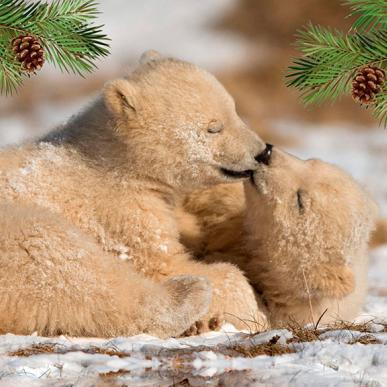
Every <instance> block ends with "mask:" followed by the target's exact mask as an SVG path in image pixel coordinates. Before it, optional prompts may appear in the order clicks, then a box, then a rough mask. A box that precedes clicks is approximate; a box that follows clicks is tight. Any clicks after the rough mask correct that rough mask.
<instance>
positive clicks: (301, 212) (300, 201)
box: [297, 189, 305, 214]
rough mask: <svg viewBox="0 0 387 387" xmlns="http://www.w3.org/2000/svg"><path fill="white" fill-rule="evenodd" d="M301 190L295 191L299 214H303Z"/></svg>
mask: <svg viewBox="0 0 387 387" xmlns="http://www.w3.org/2000/svg"><path fill="white" fill-rule="evenodd" d="M302 195H303V190H301V189H299V190H297V207H298V211H299V212H300V214H303V213H304V212H305V206H304V202H303V199H302Z"/></svg>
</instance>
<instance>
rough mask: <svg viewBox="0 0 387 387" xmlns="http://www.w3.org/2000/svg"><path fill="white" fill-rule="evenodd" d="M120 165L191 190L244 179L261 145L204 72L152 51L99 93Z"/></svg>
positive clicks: (164, 182) (255, 161)
mask: <svg viewBox="0 0 387 387" xmlns="http://www.w3.org/2000/svg"><path fill="white" fill-rule="evenodd" d="M103 94H104V95H103V97H104V101H105V105H106V107H107V109H108V111H109V112H110V114H111V115H112V120H113V121H114V128H115V133H116V134H117V135H118V136H119V137H120V138H121V140H122V141H124V142H125V143H126V144H127V149H128V163H129V164H130V165H131V166H132V167H133V171H136V173H137V174H139V175H141V177H145V178H150V179H152V180H153V181H157V182H159V183H162V184H165V185H168V186H170V187H172V188H174V189H184V190H192V189H195V188H199V187H204V186H209V185H213V184H217V183H224V182H229V181H235V180H238V179H243V178H249V177H250V175H251V172H252V171H253V170H255V169H256V168H257V167H258V166H260V165H261V163H259V162H258V161H257V160H256V158H258V156H259V154H260V153H261V152H262V151H263V150H264V148H265V144H264V143H263V142H262V141H261V139H260V138H259V137H258V136H257V135H256V134H255V133H254V132H252V131H251V130H249V129H248V128H247V127H246V125H245V124H244V123H243V122H242V120H241V119H240V117H239V116H238V114H237V113H236V110H235V104H234V101H233V99H232V98H231V96H230V95H229V94H228V93H227V92H226V90H225V89H224V88H223V86H222V85H221V84H220V83H219V82H218V81H217V80H216V79H215V78H214V77H213V76H212V75H211V74H209V73H208V72H206V71H204V70H202V69H200V68H198V67H197V66H195V65H192V64H190V63H186V62H183V61H180V60H175V59H170V58H163V57H161V56H160V55H159V54H157V53H155V52H148V53H145V54H144V55H143V57H142V58H141V61H140V65H139V67H138V68H137V69H136V70H135V71H134V72H133V73H132V74H130V75H129V76H128V77H127V78H125V79H118V80H115V81H113V82H110V83H108V84H107V85H106V86H105V89H104V93H103Z"/></svg>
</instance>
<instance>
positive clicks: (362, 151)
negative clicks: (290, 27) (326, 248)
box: [0, 0, 387, 386]
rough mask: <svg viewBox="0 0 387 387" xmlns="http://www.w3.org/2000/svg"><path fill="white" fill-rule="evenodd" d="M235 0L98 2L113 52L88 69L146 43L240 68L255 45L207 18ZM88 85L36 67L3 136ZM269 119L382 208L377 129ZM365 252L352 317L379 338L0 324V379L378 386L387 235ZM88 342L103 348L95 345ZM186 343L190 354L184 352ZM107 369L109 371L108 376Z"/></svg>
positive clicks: (37, 124)
mask: <svg viewBox="0 0 387 387" xmlns="http://www.w3.org/2000/svg"><path fill="white" fill-rule="evenodd" d="M234 3H235V1H234V0H212V1H197V0H196V1H191V0H190V1H182V0H146V1H144V0H135V1H134V0H131V1H128V0H104V1H101V11H102V12H103V13H102V15H101V16H100V21H101V22H102V23H104V24H106V27H105V31H106V33H107V34H108V35H109V36H110V37H111V39H112V42H111V47H112V54H111V56H109V57H108V58H107V59H105V60H103V61H101V62H100V63H99V70H98V71H97V72H95V73H94V74H93V75H92V76H90V77H94V78H95V79H96V82H97V83H98V84H101V85H102V84H103V82H104V81H105V80H107V79H109V78H111V77H112V76H117V75H120V74H122V73H124V72H125V71H127V70H128V68H129V67H130V65H133V63H134V62H135V61H136V59H137V58H138V57H139V56H140V54H141V53H142V52H143V51H145V50H147V49H149V48H153V49H157V50H159V51H160V52H162V53H163V54H167V55H172V56H176V57H181V58H184V59H186V60H189V61H193V62H195V63H197V64H199V65H201V66H204V67H206V68H208V69H209V70H211V71H215V72H216V71H218V70H223V69H230V68H231V67H238V66H242V65H243V64H244V63H245V62H246V61H248V59H249V55H251V50H253V48H252V47H251V46H250V44H249V43H248V42H247V41H245V40H244V39H243V38H242V37H240V36H237V35H235V34H232V33H228V32H225V31H220V30H214V29H213V28H211V25H212V23H213V21H214V20H216V19H218V18H219V17H220V16H221V15H222V14H224V13H225V12H227V11H228V10H229V9H230V7H232V6H233V4H234ZM58 85H62V87H63V90H66V87H67V88H70V89H71V90H73V89H74V88H79V90H80V93H79V96H78V97H74V93H73V91H71V92H69V93H68V94H67V95H69V96H71V97H66V93H65V96H59V97H58V91H57V90H56V89H57V88H58ZM85 85H86V80H82V79H79V78H75V77H72V76H69V75H61V74H59V73H58V72H57V71H56V70H54V69H52V68H50V67H49V66H45V68H44V69H43V70H42V74H40V76H39V77H36V78H35V79H31V80H28V81H27V83H26V86H25V88H24V89H21V90H20V96H19V97H18V98H19V99H18V101H21V102H20V104H19V105H16V106H15V102H14V100H13V98H12V97H7V98H6V97H0V146H5V145H8V144H12V143H19V142H21V141H23V140H25V139H27V138H29V137H33V136H36V135H39V134H42V133H44V132H47V131H48V130H50V128H52V127H53V126H55V125H57V124H60V123H61V122H63V121H64V120H66V119H67V118H68V117H69V116H70V115H71V114H72V113H74V112H76V111H77V110H78V109H79V108H80V106H82V105H83V104H85V103H86V101H87V100H88V99H90V95H89V94H88V93H87V87H86V86H85ZM42 89H43V90H45V92H43V91H42ZM85 90H86V91H85ZM81 91H82V92H81ZM23 93H25V94H23ZM18 103H19V102H18ZM271 127H272V128H273V130H275V131H277V132H278V133H286V134H287V135H290V136H293V137H294V138H297V139H298V141H297V142H296V145H294V146H292V147H289V148H288V150H290V151H291V152H294V153H295V154H297V155H298V156H300V157H318V158H321V159H324V160H327V161H330V162H333V163H336V164H338V165H340V166H342V167H343V168H344V169H346V170H347V171H349V172H350V173H352V174H353V175H354V176H355V177H356V178H357V179H358V180H359V181H360V182H362V183H363V184H364V185H365V186H366V187H367V189H368V190H369V191H370V192H371V194H372V195H373V196H374V197H375V199H376V200H377V202H378V204H379V206H380V209H381V214H382V215H383V216H384V217H386V216H387V178H386V174H387V132H386V131H385V130H383V129H381V128H377V127H376V126H375V128H367V130H362V129H363V128H361V127H354V126H353V124H348V125H343V124H341V125H340V126H337V125H329V126H327V125H325V126H318V125H312V124H306V123H304V122H302V121H300V122H295V121H294V120H293V121H288V120H286V117H284V119H282V120H276V121H274V122H272V125H271ZM370 255H371V267H370V271H369V279H370V285H371V286H370V291H369V296H368V299H367V302H366V305H365V307H364V313H363V315H362V316H359V319H360V320H370V319H373V323H372V324H371V325H370V327H369V328H370V329H369V330H370V331H371V334H372V335H373V337H375V338H376V339H377V340H378V341H379V343H378V344H368V345H363V344H347V343H348V342H349V341H351V340H353V339H354V338H356V337H357V336H359V335H363V334H364V333H359V332H356V331H346V330H341V331H333V332H328V333H325V334H322V335H321V336H320V338H319V340H317V341H314V342H309V343H299V344H294V348H295V350H296V353H292V354H286V355H282V356H274V357H269V356H259V357H253V358H242V357H238V356H231V357H230V356H228V355H225V354H224V353H223V352H222V351H220V352H219V351H218V350H217V347H218V346H219V345H223V346H230V345H232V344H233V343H235V342H236V343H239V344H244V343H248V344H250V345H252V344H257V343H262V342H267V341H268V340H270V338H271V337H273V336H275V335H279V336H280V337H281V338H280V340H279V342H280V343H283V344H286V342H287V340H289V339H290V338H291V335H292V333H291V332H289V331H287V330H283V331H279V332H278V331H275V332H269V333H263V334H260V335H258V336H254V337H251V336H249V335H246V334H243V333H239V332H235V331H234V330H233V329H232V327H230V326H226V327H224V329H223V332H216V333H215V332H213V333H209V334H206V335H204V336H201V337H193V338H186V339H179V340H177V339H170V340H165V341H163V340H159V339H157V338H152V337H149V336H144V335H142V336H138V337H130V338H116V339H112V340H101V339H94V340H89V339H79V338H77V339H75V338H68V337H59V338H40V337H37V336H28V337H21V336H14V335H11V334H8V335H3V336H0V386H3V385H4V386H5V385H7V386H8V385H9V386H19V385H20V386H26V385H39V386H51V385H52V386H54V385H55V386H57V385H60V386H62V385H63V386H64V385H66V386H67V385H82V386H83V385H85V386H87V385H97V384H102V383H111V382H112V381H114V380H118V382H120V383H124V384H125V383H127V384H129V385H141V386H143V385H172V384H174V383H178V382H180V381H181V380H183V379H185V378H188V380H189V383H191V385H203V384H204V383H206V385H218V384H220V383H224V384H223V385H235V384H241V385H251V384H254V385H273V384H275V385H288V384H292V385H313V386H327V385H362V386H363V385H367V386H368V385H369V386H384V385H387V346H386V343H387V333H386V332H383V325H380V324H378V322H383V321H386V320H387V245H386V246H383V245H382V246H378V247H377V248H375V249H374V250H372V251H371V252H370ZM47 343H48V344H49V345H48V346H49V348H51V349H52V348H54V350H53V351H52V352H48V353H40V354H31V355H30V356H16V355H15V351H17V350H18V349H21V348H29V347H31V346H32V345H36V344H47ZM203 346H205V347H203ZM196 347H197V350H195V348H196ZM96 348H97V349H98V348H99V349H101V348H102V349H103V350H106V349H108V350H109V351H110V352H108V354H107V353H106V351H105V353H95V352H96ZM174 350H177V352H176V351H175V352H174ZM114 351H116V353H119V354H120V356H117V355H114ZM179 351H182V352H179ZM187 351H188V352H189V354H185V353H187ZM97 352H98V350H97ZM100 352H103V351H100ZM178 353H180V354H181V356H180V360H179V358H178V356H177V354H178ZM222 353H223V354H222ZM184 354H185V355H184ZM181 359H183V360H184V361H183V363H184V364H181V361H182V360H181ZM109 372H113V373H114V372H118V373H117V374H116V375H115V376H114V375H113V376H114V377H112V376H111V375H112V374H109ZM101 374H103V375H104V377H101V376H100V375H101ZM109 375H110V376H109Z"/></svg>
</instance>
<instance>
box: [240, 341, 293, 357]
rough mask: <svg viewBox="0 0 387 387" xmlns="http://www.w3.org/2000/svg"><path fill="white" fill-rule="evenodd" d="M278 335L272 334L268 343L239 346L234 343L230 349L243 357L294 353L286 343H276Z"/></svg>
mask: <svg viewBox="0 0 387 387" xmlns="http://www.w3.org/2000/svg"><path fill="white" fill-rule="evenodd" d="M279 339H280V336H274V337H272V338H271V340H270V341H269V342H268V343H263V344H257V345H249V346H241V345H236V346H233V347H232V350H234V351H236V352H237V353H238V354H240V355H242V356H244V357H256V356H262V355H266V356H281V355H286V354H289V353H295V350H294V349H293V348H291V347H289V346H287V345H282V344H279V343H278V340H279Z"/></svg>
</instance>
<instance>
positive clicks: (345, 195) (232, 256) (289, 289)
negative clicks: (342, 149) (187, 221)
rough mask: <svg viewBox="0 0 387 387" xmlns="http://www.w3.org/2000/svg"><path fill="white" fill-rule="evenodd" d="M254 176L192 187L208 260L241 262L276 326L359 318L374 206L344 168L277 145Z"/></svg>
mask: <svg viewBox="0 0 387 387" xmlns="http://www.w3.org/2000/svg"><path fill="white" fill-rule="evenodd" d="M266 161H267V162H266V163H264V165H262V168H260V169H259V170H258V171H257V172H256V173H255V174H254V178H253V179H252V180H251V181H249V182H245V183H244V189H243V185H242V184H234V185H228V186H226V185H220V186H218V187H216V188H213V189H209V190H206V191H202V192H199V193H195V194H193V195H191V196H190V197H189V198H188V199H187V200H186V203H185V205H186V209H187V210H188V211H189V212H191V213H193V214H196V215H197V216H198V219H199V220H200V222H201V225H202V229H203V234H204V237H203V240H202V241H201V245H202V246H204V248H203V251H202V252H201V255H202V256H204V260H205V261H207V262H217V261H227V262H231V263H233V264H237V265H238V266H239V267H240V268H241V269H242V270H243V271H244V272H245V273H246V275H247V277H248V278H249V280H250V282H251V283H252V285H253V286H254V288H255V290H256V291H257V293H258V294H259V295H260V298H261V301H262V310H264V309H266V313H267V314H268V317H269V320H270V323H271V325H272V326H281V325H286V324H287V323H288V322H290V321H293V322H294V321H296V322H298V323H300V324H303V323H309V322H316V321H317V320H318V318H319V317H320V316H321V315H322V314H323V313H324V311H325V310H326V312H325V314H324V316H323V318H322V322H325V323H327V322H331V321H334V320H337V319H341V320H351V319H353V318H355V317H356V316H357V315H358V313H359V311H360V309H361V307H362V303H363V300H364V297H365V295H366V289H367V267H368V256H367V243H368V239H369V235H370V232H371V231H372V229H373V227H374V222H375V218H376V214H377V208H376V205H375V204H374V202H373V201H372V200H371V199H370V198H369V196H368V194H367V193H366V192H365V191H364V190H363V189H362V188H361V187H360V186H359V185H358V184H357V183H356V182H355V181H354V180H353V179H352V178H351V177H350V176H349V175H347V174H346V173H345V172H344V171H342V170H341V169H339V168H337V167H335V166H333V165H331V164H328V163H325V162H322V161H320V160H315V159H312V160H300V159H298V158H296V157H294V156H292V155H290V154H288V153H285V152H283V151H281V150H279V149H278V148H274V149H273V151H272V154H271V158H270V159H268V160H266Z"/></svg>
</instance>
